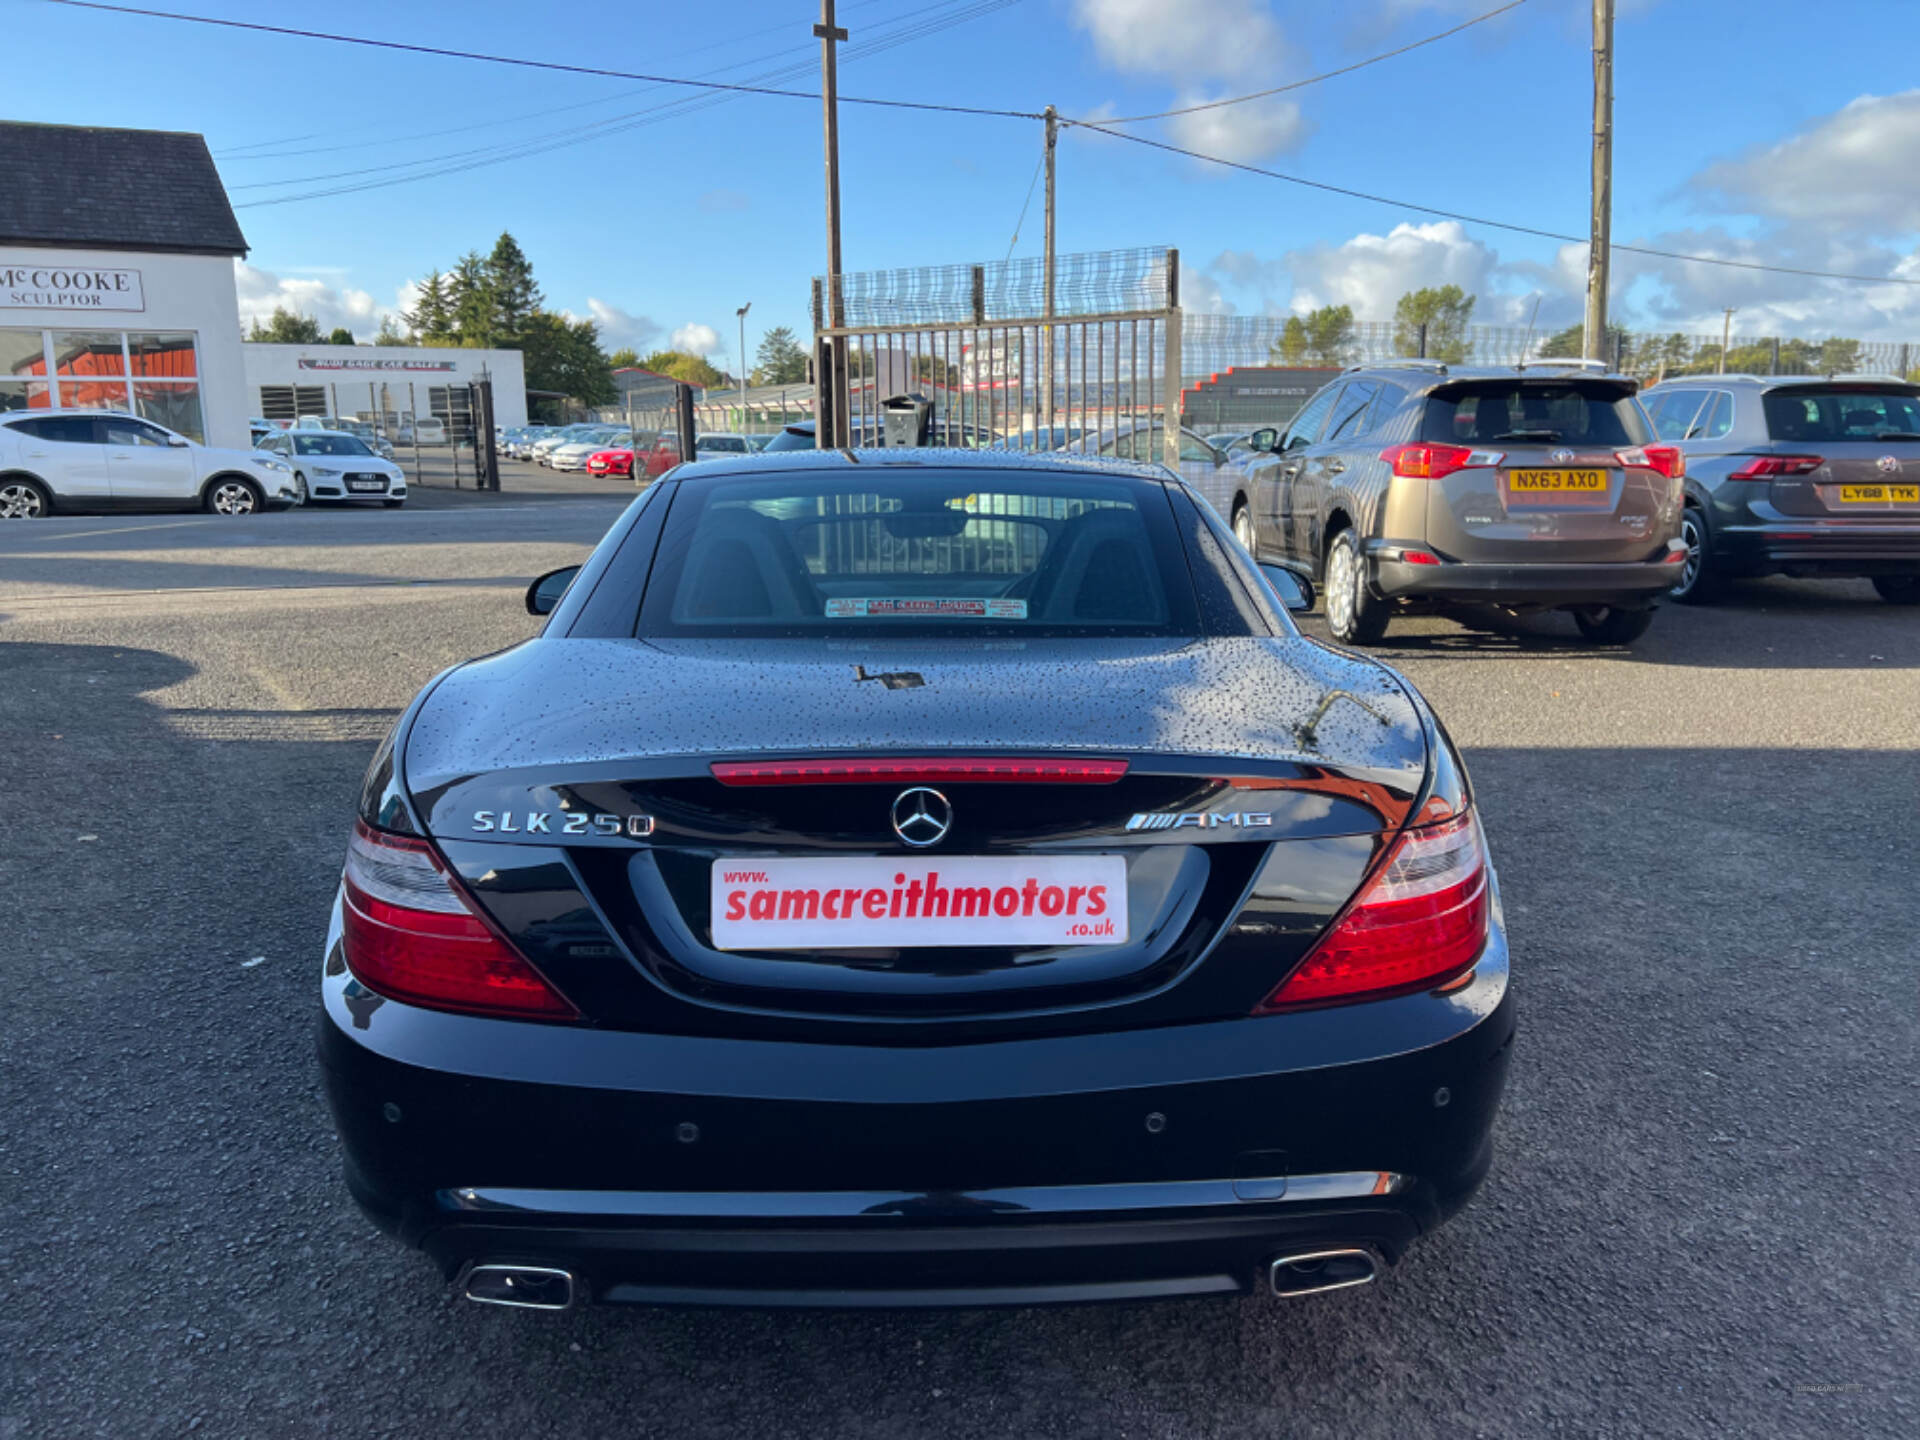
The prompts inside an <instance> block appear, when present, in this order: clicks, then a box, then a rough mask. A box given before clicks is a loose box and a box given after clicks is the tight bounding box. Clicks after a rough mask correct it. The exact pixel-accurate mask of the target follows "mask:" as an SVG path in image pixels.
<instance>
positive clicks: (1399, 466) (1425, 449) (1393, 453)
mask: <svg viewBox="0 0 1920 1440" xmlns="http://www.w3.org/2000/svg"><path fill="white" fill-rule="evenodd" d="M1380 458H1381V459H1382V460H1384V461H1386V462H1387V463H1388V464H1389V465H1391V466H1393V473H1394V474H1395V475H1398V476H1399V477H1400V478H1401V479H1403V480H1443V479H1445V478H1446V477H1447V476H1449V475H1451V474H1453V472H1454V471H1456V470H1483V469H1489V468H1491V467H1494V466H1497V465H1499V464H1500V463H1501V462H1502V461H1504V460H1505V459H1506V458H1507V457H1506V454H1505V452H1503V451H1500V450H1470V449H1468V448H1467V447H1466V446H1465V445H1439V444H1435V443H1432V442H1430V441H1420V442H1418V443H1415V444H1412V445H1390V446H1388V447H1387V448H1386V449H1385V450H1382V451H1381V452H1380Z"/></svg>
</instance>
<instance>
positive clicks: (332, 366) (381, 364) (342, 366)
mask: <svg viewBox="0 0 1920 1440" xmlns="http://www.w3.org/2000/svg"><path fill="white" fill-rule="evenodd" d="M299 365H300V368H301V369H302V370H407V371H415V370H432V371H446V370H451V369H453V361H451V360H352V359H348V358H347V357H345V356H341V357H339V358H334V357H332V356H328V357H327V358H325V359H312V358H310V357H306V356H302V357H301V359H300V361H299Z"/></svg>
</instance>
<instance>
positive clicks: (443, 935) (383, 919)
mask: <svg viewBox="0 0 1920 1440" xmlns="http://www.w3.org/2000/svg"><path fill="white" fill-rule="evenodd" d="M344 880H345V885H346V899H345V903H344V904H343V905H342V907H341V917H342V930H343V934H342V942H343V944H344V946H345V949H346V956H347V968H348V969H349V970H351V971H352V972H353V973H354V976H355V977H356V978H357V979H359V980H360V981H361V982H362V983H363V984H365V985H366V987H367V988H368V989H369V990H375V991H378V992H379V993H380V994H382V995H386V996H389V997H391V998H392V999H395V1000H402V1001H405V1002H406V1003H407V1004H409V1005H425V1006H428V1007H430V1008H432V1009H435V1010H456V1011H460V1012H462V1013H464V1014H469V1015H512V1016H518V1017H522V1018H526V1017H533V1018H539V1019H547V1020H572V1019H575V1018H576V1017H577V1012H576V1011H575V1010H574V1008H573V1006H571V1005H569V1004H568V1003H567V1002H566V1001H565V1000H563V999H562V998H561V997H560V995H559V994H558V993H557V992H556V991H555V990H554V989H553V987H552V986H550V985H548V984H547V982H546V980H545V979H544V978H543V977H542V976H541V974H540V972H539V971H538V970H535V969H534V968H533V966H531V965H529V964H528V963H527V961H526V959H525V958H524V957H522V956H521V955H520V954H519V952H517V951H516V950H515V949H514V948H513V947H512V946H511V945H509V944H508V943H507V942H506V941H505V940H503V939H502V938H501V937H500V936H499V934H498V933H496V932H495V931H494V929H493V927H492V926H491V925H489V924H488V923H487V922H486V921H485V920H483V919H482V918H481V917H480V914H479V912H477V911H476V910H475V909H474V908H473V906H472V904H471V903H470V902H469V901H468V900H467V898H466V897H465V896H464V895H463V894H462V893H461V892H460V888H459V886H458V885H457V884H455V882H454V879H453V877H452V876H451V875H449V874H448V873H447V871H446V867H445V866H443V865H442V864H441V863H440V857H439V856H438V855H436V854H435V853H434V851H433V847H432V846H431V845H429V844H427V842H426V841H424V840H416V839H412V838H410V837H408V836H402V835H389V834H387V833H386V832H385V831H382V830H374V829H372V828H370V827H369V826H367V825H366V824H365V823H364V822H360V821H356V822H355V823H354V827H353V838H352V839H351V840H349V841H348V842H347V868H346V874H345V876H344Z"/></svg>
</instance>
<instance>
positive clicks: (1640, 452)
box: [1613, 445, 1687, 480]
mask: <svg viewBox="0 0 1920 1440" xmlns="http://www.w3.org/2000/svg"><path fill="white" fill-rule="evenodd" d="M1613 458H1614V459H1615V460H1618V461H1619V462H1620V463H1621V464H1622V465H1624V466H1626V467H1627V468H1628V469H1630V470H1657V471H1659V472H1660V473H1661V474H1662V475H1664V476H1666V477H1667V479H1669V480H1679V479H1681V478H1683V477H1684V476H1685V475H1686V473H1687V457H1686V455H1685V454H1684V453H1682V451H1681V449H1680V447H1679V446H1678V445H1642V446H1639V447H1637V448H1635V449H1632V450H1620V451H1616V452H1615V453H1614V457H1613Z"/></svg>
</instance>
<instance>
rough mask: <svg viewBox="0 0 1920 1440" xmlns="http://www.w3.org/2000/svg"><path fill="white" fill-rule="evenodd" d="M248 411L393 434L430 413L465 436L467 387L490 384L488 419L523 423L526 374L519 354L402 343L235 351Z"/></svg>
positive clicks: (250, 347) (258, 346)
mask: <svg viewBox="0 0 1920 1440" xmlns="http://www.w3.org/2000/svg"><path fill="white" fill-rule="evenodd" d="M240 348H241V351H242V353H243V357H244V358H243V363H244V365H245V368H246V393H247V403H248V404H249V405H250V406H251V407H252V408H251V409H250V410H249V411H248V412H247V413H248V414H249V415H258V416H260V417H261V418H263V419H266V420H297V419H299V418H300V417H301V416H302V415H339V416H344V417H346V418H348V419H357V420H369V421H373V422H375V423H376V424H379V425H380V426H381V428H383V429H387V430H391V429H394V428H397V427H398V426H399V425H400V424H401V422H403V421H408V420H411V419H413V417H414V416H416V415H431V416H433V417H434V418H436V419H438V420H440V421H441V422H442V423H443V424H445V425H446V426H447V427H448V428H449V429H450V430H462V431H464V428H465V426H464V424H463V422H464V421H465V419H466V418H467V405H468V403H469V402H468V395H469V393H470V392H469V391H468V389H467V387H468V386H470V385H472V384H473V383H475V382H476V381H480V380H491V381H492V382H493V422H494V424H496V425H524V424H526V423H527V381H526V372H525V369H524V367H523V364H522V360H521V355H520V352H519V351H518V350H452V349H435V348H432V347H426V346H419V347H415V346H399V345H261V344H252V343H249V344H246V345H243V346H241V347H240Z"/></svg>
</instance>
